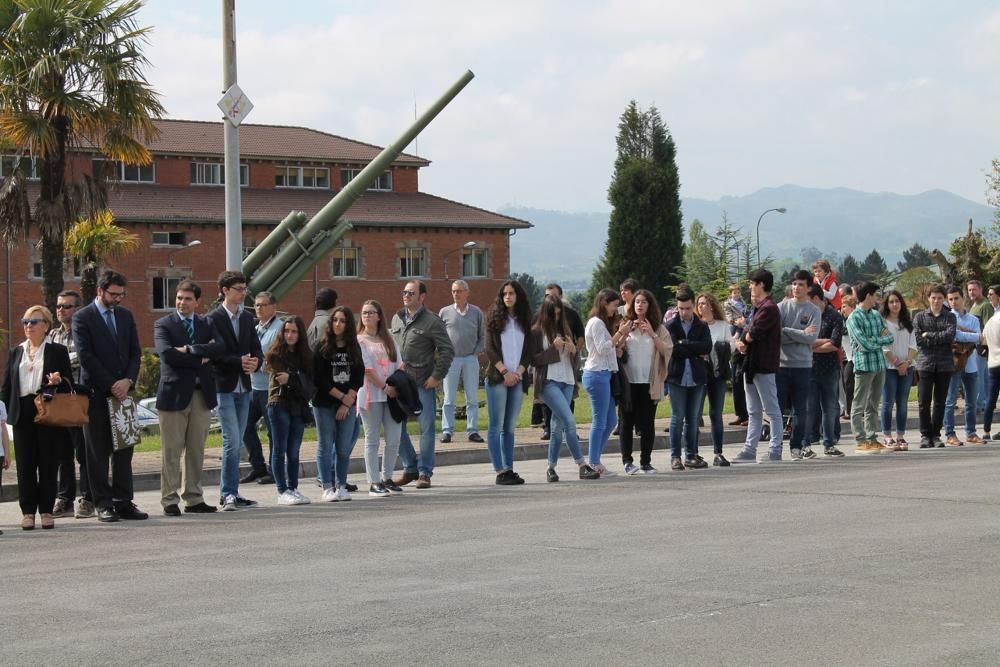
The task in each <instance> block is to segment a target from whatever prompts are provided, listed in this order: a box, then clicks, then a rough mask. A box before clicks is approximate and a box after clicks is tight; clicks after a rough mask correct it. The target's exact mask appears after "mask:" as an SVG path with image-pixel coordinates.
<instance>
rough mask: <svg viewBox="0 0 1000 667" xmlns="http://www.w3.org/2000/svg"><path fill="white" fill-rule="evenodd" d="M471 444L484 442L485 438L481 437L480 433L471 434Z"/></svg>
mask: <svg viewBox="0 0 1000 667" xmlns="http://www.w3.org/2000/svg"><path fill="white" fill-rule="evenodd" d="M469 442H484V440H483V436H481V435H479V434H478V433H470V434H469Z"/></svg>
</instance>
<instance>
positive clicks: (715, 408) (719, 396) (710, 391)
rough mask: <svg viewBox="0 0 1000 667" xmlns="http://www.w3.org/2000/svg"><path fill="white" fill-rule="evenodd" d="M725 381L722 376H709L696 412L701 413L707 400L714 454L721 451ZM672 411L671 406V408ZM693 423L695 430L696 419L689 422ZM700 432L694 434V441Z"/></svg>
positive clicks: (696, 440)
mask: <svg viewBox="0 0 1000 667" xmlns="http://www.w3.org/2000/svg"><path fill="white" fill-rule="evenodd" d="M726 391H727V387H726V381H725V380H724V379H722V378H717V377H709V378H708V384H707V385H705V392H704V394H703V395H702V399H701V405H699V406H698V414H699V415H700V414H703V413H704V411H705V400H706V399H707V400H708V419H709V421H710V423H711V424H712V451H714V452H715V453H716V454H721V453H722V432H723V425H722V408H723V407H725V403H726ZM671 412H673V408H671ZM691 423H692V424H694V425H695V430H697V421H695V422H691ZM699 435H700V434H695V442H696V443H697V442H698V436H699Z"/></svg>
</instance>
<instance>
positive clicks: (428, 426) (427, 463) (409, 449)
mask: <svg viewBox="0 0 1000 667" xmlns="http://www.w3.org/2000/svg"><path fill="white" fill-rule="evenodd" d="M417 394H418V395H419V396H420V405H422V406H423V410H422V411H421V412H420V417H418V418H417V424H419V425H420V457H419V458H417V453H416V452H415V451H414V449H413V443H412V442H411V441H410V434H409V433H407V432H406V424H405V423H404V424H403V432H402V434H400V436H399V460H400V462H401V463H402V464H403V470H405V471H406V472H408V473H417V474H419V475H427V476H428V477H430V476H431V475H433V474H434V422H435V421H437V419H436V418H435V416H434V413H435V411H436V410H437V395H436V392H435V391H434V390H433V389H424V387H423V385H421V386H420V387H419V388H418V389H417Z"/></svg>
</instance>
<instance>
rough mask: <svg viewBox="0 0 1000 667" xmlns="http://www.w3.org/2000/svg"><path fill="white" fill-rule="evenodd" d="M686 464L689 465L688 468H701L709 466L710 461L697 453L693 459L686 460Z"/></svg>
mask: <svg viewBox="0 0 1000 667" xmlns="http://www.w3.org/2000/svg"><path fill="white" fill-rule="evenodd" d="M684 465H685V466H687V467H688V468H695V469H700V468H707V467H708V462H707V461H705V459H703V458H701V457H700V456H698V455H697V454H696V455H695V457H694V458H693V459H687V460H685V461H684Z"/></svg>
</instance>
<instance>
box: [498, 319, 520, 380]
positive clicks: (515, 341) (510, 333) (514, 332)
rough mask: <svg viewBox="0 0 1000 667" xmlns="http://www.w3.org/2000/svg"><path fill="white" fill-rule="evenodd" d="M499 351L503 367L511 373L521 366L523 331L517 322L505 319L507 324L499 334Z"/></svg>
mask: <svg viewBox="0 0 1000 667" xmlns="http://www.w3.org/2000/svg"><path fill="white" fill-rule="evenodd" d="M500 351H501V353H502V354H503V365H504V366H505V367H506V368H507V370H509V371H510V372H511V373H513V372H514V371H516V370H517V367H518V366H520V365H521V353H522V352H523V351H524V331H522V330H521V327H520V325H518V323H517V320H515V319H514V318H513V317H511V316H508V317H507V324H505V325H504V327H503V331H501V332H500Z"/></svg>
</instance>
